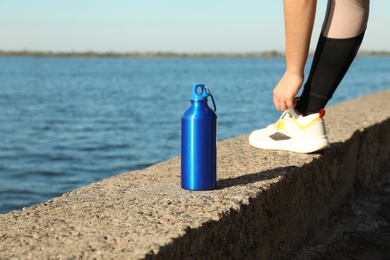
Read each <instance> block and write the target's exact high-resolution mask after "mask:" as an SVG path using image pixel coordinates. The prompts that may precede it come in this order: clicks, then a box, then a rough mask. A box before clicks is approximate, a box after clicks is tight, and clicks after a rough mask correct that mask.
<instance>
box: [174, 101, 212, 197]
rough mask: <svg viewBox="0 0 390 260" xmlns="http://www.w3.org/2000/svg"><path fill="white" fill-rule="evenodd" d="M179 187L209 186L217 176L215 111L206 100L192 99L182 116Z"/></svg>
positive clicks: (197, 187) (203, 188)
mask: <svg viewBox="0 0 390 260" xmlns="http://www.w3.org/2000/svg"><path fill="white" fill-rule="evenodd" d="M181 131H182V132H181V187H182V188H183V189H187V190H211V189H215V187H216V179H217V115H216V114H215V112H214V111H213V110H212V109H211V108H210V107H209V106H208V105H207V100H191V106H190V107H189V108H188V109H187V110H186V111H185V112H184V113H183V116H182V119H181Z"/></svg>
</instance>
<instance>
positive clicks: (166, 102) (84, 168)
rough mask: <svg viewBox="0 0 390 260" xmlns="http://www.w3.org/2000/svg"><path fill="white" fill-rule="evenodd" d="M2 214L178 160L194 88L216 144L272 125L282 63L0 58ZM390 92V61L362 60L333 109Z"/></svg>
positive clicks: (264, 60)
mask: <svg viewBox="0 0 390 260" xmlns="http://www.w3.org/2000/svg"><path fill="white" fill-rule="evenodd" d="M0 67H1V70H0V109H1V113H0V138H1V139H0V213H6V212H8V211H10V210H13V209H20V208H22V207H24V206H28V205H31V204H35V203H39V202H42V201H46V200H48V199H50V198H52V197H55V196H60V195H61V194H63V193H64V192H68V191H71V190H73V189H75V188H78V187H80V186H84V185H86V184H89V183H92V182H95V181H98V180H100V179H103V178H106V177H109V176H112V175H116V174H119V173H123V172H126V171H131V170H136V169H142V168H145V167H147V166H150V165H152V164H155V163H157V162H160V161H164V160H167V159H170V158H172V157H175V156H178V155H179V154H180V118H181V114H182V112H183V111H184V110H185V109H186V108H187V107H188V106H189V104H190V101H189V96H190V91H191V87H192V85H193V84H194V83H205V84H207V85H208V86H209V88H210V89H211V91H212V93H213V95H214V98H215V101H216V104H217V108H218V110H217V115H218V136H219V140H223V139H227V138H231V137H234V136H238V135H242V134H246V133H249V132H250V131H251V130H253V129H255V128H259V127H264V126H266V125H267V124H269V123H271V122H273V121H275V120H276V119H277V118H278V117H279V116H280V113H279V112H277V111H275V110H274V108H273V104H272V89H273V87H274V85H275V84H276V83H277V81H278V80H279V77H280V76H281V75H282V73H283V70H284V60H283V59H279V58H272V59H190V58H188V59H128V58H29V57H1V58H0ZM388 88H390V58H379V57H378V58H374V57H358V58H357V59H356V61H355V63H354V64H353V65H352V67H351V69H350V72H349V74H348V75H347V76H346V77H345V79H344V81H343V82H342V84H341V85H340V87H339V89H338V91H337V92H336V94H335V96H334V98H333V100H332V101H331V102H330V104H335V103H337V102H340V101H345V100H349V99H353V98H355V97H358V96H361V95H364V94H368V93H374V92H378V91H381V90H385V89H388Z"/></svg>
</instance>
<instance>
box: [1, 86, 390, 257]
mask: <svg viewBox="0 0 390 260" xmlns="http://www.w3.org/2000/svg"><path fill="white" fill-rule="evenodd" d="M388 100H390V90H388V91H384V92H381V93H378V94H373V95H368V96H364V97H361V98H358V99H355V100H352V101H348V102H345V103H341V104H338V105H336V106H333V107H330V108H328V109H327V114H326V116H325V119H326V124H327V129H328V134H329V138H330V141H331V142H332V146H331V148H330V149H328V150H326V151H324V152H322V153H316V154H309V155H308V154H296V153H290V152H282V151H267V150H260V149H256V148H253V147H251V146H250V145H249V144H248V141H247V137H248V136H247V135H244V136H240V137H237V138H232V139H229V140H225V141H223V142H220V143H219V144H218V173H217V174H218V184H217V185H218V188H217V189H216V190H214V191H199V192H191V191H186V190H183V189H181V188H180V158H179V157H177V158H173V159H172V160H169V161H166V162H163V163H160V164H156V165H154V166H152V167H149V168H147V169H144V170H140V171H134V172H129V173H125V174H122V175H118V176H114V177H112V178H109V179H105V180H102V181H100V182H97V183H93V184H91V185H88V186H86V187H83V188H80V189H77V190H74V191H72V192H70V193H66V194H64V195H63V196H62V197H59V198H54V199H52V200H50V201H48V202H46V203H41V204H38V205H35V206H32V207H28V208H24V209H23V210H19V211H12V212H10V213H8V214H2V215H0V258H3V259H8V258H23V259H26V258H27V259H45V258H57V259H68V258H69V259H74V258H96V259H103V258H104V259H106V258H107V259H142V258H146V259H152V258H153V259H192V258H193V259H223V258H226V259H280V258H289V257H291V256H292V255H293V254H294V253H295V252H296V251H297V249H299V248H300V247H302V246H303V245H305V243H306V242H307V241H308V240H309V239H310V238H311V237H313V235H314V234H315V233H316V231H318V230H319V228H320V227H321V226H324V225H325V224H326V223H327V221H328V220H329V219H330V218H331V216H332V214H333V213H334V212H335V211H336V210H337V209H339V208H340V206H341V205H342V204H343V203H345V202H346V200H347V197H348V195H349V194H351V193H352V192H353V190H354V189H361V190H364V189H368V187H369V186H370V183H372V182H373V181H374V180H376V179H378V178H380V177H381V175H383V173H385V172H386V170H387V169H390V135H389V134H388V133H389V130H388V129H390V102H389V101H388Z"/></svg>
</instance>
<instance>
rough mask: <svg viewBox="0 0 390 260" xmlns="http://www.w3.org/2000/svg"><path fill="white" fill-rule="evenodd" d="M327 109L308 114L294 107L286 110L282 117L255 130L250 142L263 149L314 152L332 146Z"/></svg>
mask: <svg viewBox="0 0 390 260" xmlns="http://www.w3.org/2000/svg"><path fill="white" fill-rule="evenodd" d="M324 115H325V110H324V109H321V110H320V112H319V113H315V114H310V115H308V116H302V115H298V114H297V113H296V112H295V110H294V108H291V109H288V110H286V111H284V113H283V114H282V116H281V117H280V119H279V120H278V121H277V122H276V123H275V124H272V125H269V126H268V127H266V128H263V129H259V130H255V131H253V132H252V133H251V134H250V136H249V143H250V144H251V145H252V146H254V147H257V148H261V149H276V150H286V151H291V152H297V153H312V152H316V151H319V150H322V149H326V148H328V147H330V144H329V140H328V136H327V135H326V130H325V123H324V119H323V116H324Z"/></svg>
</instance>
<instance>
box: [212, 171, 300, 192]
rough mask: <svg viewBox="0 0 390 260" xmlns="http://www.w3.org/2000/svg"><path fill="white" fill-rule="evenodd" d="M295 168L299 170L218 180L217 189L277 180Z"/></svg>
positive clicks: (249, 174)
mask: <svg viewBox="0 0 390 260" xmlns="http://www.w3.org/2000/svg"><path fill="white" fill-rule="evenodd" d="M295 168H297V166H286V167H279V168H275V169H271V170H266V171H262V172H255V173H248V174H244V175H240V176H237V177H234V178H227V179H222V180H218V181H217V187H216V189H217V190H222V189H226V188H229V187H233V186H240V185H247V184H250V183H255V182H259V181H266V180H271V179H275V178H278V177H281V176H285V175H286V174H288V173H289V172H291V171H293V169H295Z"/></svg>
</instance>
